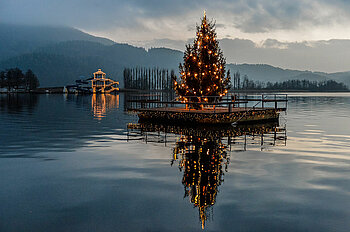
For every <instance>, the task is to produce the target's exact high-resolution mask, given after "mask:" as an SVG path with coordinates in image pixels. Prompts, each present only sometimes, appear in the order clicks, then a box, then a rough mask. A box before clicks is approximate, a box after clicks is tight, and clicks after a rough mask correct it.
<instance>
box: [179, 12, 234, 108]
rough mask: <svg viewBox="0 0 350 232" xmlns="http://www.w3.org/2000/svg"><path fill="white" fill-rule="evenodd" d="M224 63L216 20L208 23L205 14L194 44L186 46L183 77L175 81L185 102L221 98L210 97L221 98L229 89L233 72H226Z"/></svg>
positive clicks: (209, 100)
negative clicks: (217, 36) (216, 30)
mask: <svg viewBox="0 0 350 232" xmlns="http://www.w3.org/2000/svg"><path fill="white" fill-rule="evenodd" d="M225 66H226V60H225V58H224V57H223V53H222V51H221V49H220V47H219V42H218V41H217V38H216V32H215V23H214V22H212V21H211V22H208V20H207V17H206V15H205V14H204V17H203V18H202V23H201V25H200V26H198V25H197V36H196V38H195V40H194V43H193V45H190V44H189V45H187V46H186V51H185V54H184V63H183V64H180V78H181V80H180V81H179V82H177V81H175V82H174V84H175V90H176V93H177V94H178V96H179V97H180V99H181V100H184V101H189V100H190V101H192V102H213V101H215V100H218V98H208V96H219V98H220V97H222V96H224V95H225V94H226V93H227V91H228V89H229V88H230V72H229V71H228V72H227V73H226V71H225ZM190 96H198V97H190ZM196 107H199V105H198V106H196Z"/></svg>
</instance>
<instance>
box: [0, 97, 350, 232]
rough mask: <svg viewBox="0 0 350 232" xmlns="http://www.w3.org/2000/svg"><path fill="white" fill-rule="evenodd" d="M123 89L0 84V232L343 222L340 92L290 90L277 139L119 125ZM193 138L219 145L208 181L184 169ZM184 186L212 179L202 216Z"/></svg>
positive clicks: (344, 104)
mask: <svg viewBox="0 0 350 232" xmlns="http://www.w3.org/2000/svg"><path fill="white" fill-rule="evenodd" d="M100 97H101V96H100ZM124 99H125V98H124V95H123V94H121V95H117V96H113V97H110V96H105V98H104V100H103V99H102V98H99V99H97V98H96V99H94V98H93V96H75V95H67V96H63V97H62V95H31V96H29V95H24V94H22V95H0V122H1V124H0V147H1V149H0V176H1V178H0V187H1V188H0V205H1V207H0V218H1V220H0V231H4V232H7V231H89V230H93V231H180V230H183V231H202V228H201V227H202V226H201V224H202V219H203V218H205V229H204V230H206V231H317V232H320V231H321V232H322V231H341V232H342V231H344V232H346V231H348V228H350V220H349V219H350V210H349V209H350V143H349V141H350V130H349V128H350V127H349V126H350V116H349V115H350V94H347V93H345V94H343V93H335V94H333V93H326V94H324V93H293V94H290V95H289V103H288V110H287V113H286V114H282V115H281V119H280V125H279V128H282V129H283V128H285V129H286V131H283V130H282V131H281V133H280V134H278V135H276V139H274V135H273V134H269V133H265V134H264V135H261V134H254V135H252V134H249V133H246V137H244V136H236V137H232V138H231V140H229V139H228V137H227V136H222V137H214V138H215V139H214V140H211V139H209V137H205V138H201V137H200V138H198V140H196V141H191V140H189V137H186V134H184V133H185V132H183V134H182V135H179V134H172V133H163V132H162V133H158V132H152V131H148V132H147V133H139V132H138V131H134V132H132V131H130V130H128V129H127V125H128V123H136V122H137V117H136V116H135V115H131V114H128V113H126V112H124ZM172 129H174V128H172ZM242 130H243V129H242ZM146 134H147V136H146ZM181 136H185V137H181ZM285 136H286V139H285ZM204 139H205V140H204ZM198 141H200V143H198ZM183 142H186V143H187V145H186V143H183ZM197 148H200V149H202V150H201V151H202V152H203V151H208V152H209V154H213V152H214V151H215V152H217V153H216V154H217V155H216V156H214V159H213V160H210V162H209V160H208V163H209V164H210V165H211V163H213V164H215V165H214V166H210V165H209V166H206V165H207V164H206V163H205V164H204V169H201V170H202V171H206V172H207V173H209V172H212V174H210V175H208V178H212V179H211V182H209V184H210V185H204V182H203V181H204V179H201V181H202V182H201V184H200V185H198V186H197V183H198V182H193V183H192V182H190V180H192V179H191V178H188V176H186V175H187V174H191V175H192V174H194V175H195V177H196V178H199V177H198V176H197V174H198V172H196V171H195V170H197V168H198V167H200V165H199V163H198V164H197V163H196V165H198V166H189V165H190V164H191V162H192V164H193V162H194V161H196V162H199V161H198V159H197V158H194V157H193V155H191V154H192V153H191V152H193V151H194V150H195V149H197ZM206 149H207V150H206ZM175 151H177V153H176V152H175ZM174 152H175V153H174ZM194 154H197V153H194ZM175 155H176V156H175ZM189 160H192V161H191V162H190V163H187V164H186V163H185V162H187V161H189ZM202 161H203V160H202ZM203 162H204V161H203ZM192 164H191V165H192ZM215 168H217V169H215ZM213 170H215V172H213ZM218 173H220V174H218ZM215 176H216V177H215ZM202 177H203V176H202ZM218 178H221V179H222V181H220V182H216V181H217V180H218ZM199 179H200V178H199ZM199 179H198V180H199ZM196 180H197V179H196ZM213 181H214V182H213ZM193 186H194V187H203V186H211V187H212V189H211V192H205V190H203V191H204V192H203V193H210V194H207V195H206V197H208V198H207V199H209V198H210V197H212V198H210V199H211V201H203V202H202V203H204V202H206V204H209V202H210V206H206V210H205V212H206V215H205V217H204V216H203V214H201V210H200V207H202V206H203V205H202V203H200V202H199V198H196V197H197V196H199V195H200V194H201V193H200V192H198V189H197V190H195V189H196V188H193V189H191V188H192V187H193ZM196 191H197V192H196ZM186 194H187V195H186ZM191 197H194V198H193V199H192V198H191Z"/></svg>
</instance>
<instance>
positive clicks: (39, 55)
mask: <svg viewBox="0 0 350 232" xmlns="http://www.w3.org/2000/svg"><path fill="white" fill-rule="evenodd" d="M6 27H7V29H6V30H7V32H9V31H11V30H12V32H11V33H8V34H6V35H4V34H3V33H1V32H4V31H6V30H5V29H4V28H6ZM14 32H16V33H17V32H18V33H19V34H16V35H14ZM39 32H40V33H39ZM24 35H27V36H26V37H25V38H26V39H25V40H24V39H19V38H20V37H21V36H24ZM1 44H2V45H1ZM16 44H17V45H18V44H22V45H21V46H18V47H16ZM13 48H14V49H13ZM4 54H5V55H4ZM4 57H6V58H4ZM182 59H183V52H181V51H178V50H174V49H170V48H164V47H163V48H150V49H148V50H146V49H145V48H142V47H135V46H132V45H129V44H125V43H116V42H114V41H112V40H109V39H105V38H100V37H95V36H92V35H89V34H87V33H85V32H82V31H79V30H78V29H74V28H68V27H50V26H16V27H15V28H13V29H11V27H10V26H9V25H5V26H4V24H0V70H5V69H8V68H13V67H19V68H21V69H22V70H26V69H32V70H33V71H34V72H35V73H36V74H37V75H38V78H39V80H40V83H41V86H63V85H69V84H73V83H74V81H75V80H76V79H78V78H79V77H80V76H85V77H87V76H90V75H91V73H92V72H94V71H95V70H96V69H97V68H102V69H103V70H104V71H105V72H106V73H108V74H109V75H110V76H111V77H112V78H115V79H118V80H119V81H121V80H122V79H123V77H122V73H123V69H124V68H127V67H137V66H138V67H159V68H167V69H174V70H175V72H176V73H177V72H178V66H179V63H180V62H182ZM227 69H230V70H231V74H232V75H233V73H234V72H237V71H239V72H240V73H241V76H242V77H243V76H244V75H247V76H248V77H249V79H252V80H257V81H264V82H267V81H270V82H276V81H285V80H288V79H307V80H311V81H323V80H328V79H333V80H336V81H339V82H344V83H345V84H347V85H348V86H350V71H349V72H336V73H325V72H311V71H301V70H293V69H283V68H279V67H275V66H272V65H268V64H248V63H243V64H235V63H230V64H227Z"/></svg>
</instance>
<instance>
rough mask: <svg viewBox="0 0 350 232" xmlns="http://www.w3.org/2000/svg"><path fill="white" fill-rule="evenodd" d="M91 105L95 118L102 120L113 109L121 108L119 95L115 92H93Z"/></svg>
mask: <svg viewBox="0 0 350 232" xmlns="http://www.w3.org/2000/svg"><path fill="white" fill-rule="evenodd" d="M91 107H92V112H93V115H94V118H96V119H97V120H101V119H102V118H104V117H106V114H107V112H108V111H109V110H111V109H118V108H119V95H114V94H93V95H92V100H91Z"/></svg>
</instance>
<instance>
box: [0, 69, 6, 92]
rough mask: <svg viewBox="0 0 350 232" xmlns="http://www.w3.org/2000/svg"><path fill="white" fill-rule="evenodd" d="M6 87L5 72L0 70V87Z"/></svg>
mask: <svg viewBox="0 0 350 232" xmlns="http://www.w3.org/2000/svg"><path fill="white" fill-rule="evenodd" d="M4 87H6V73H5V72H4V71H1V72H0V88H4Z"/></svg>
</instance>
